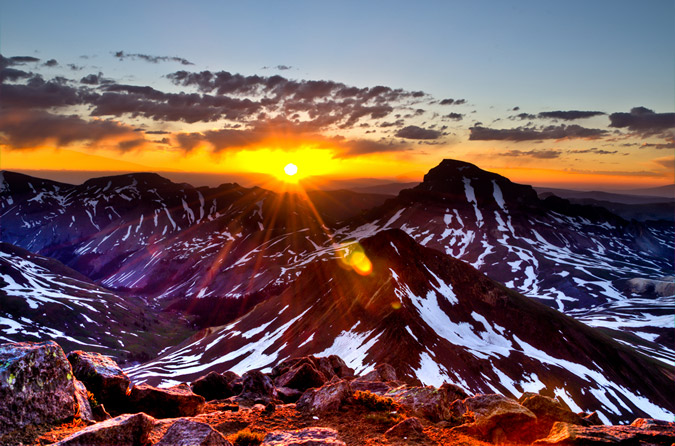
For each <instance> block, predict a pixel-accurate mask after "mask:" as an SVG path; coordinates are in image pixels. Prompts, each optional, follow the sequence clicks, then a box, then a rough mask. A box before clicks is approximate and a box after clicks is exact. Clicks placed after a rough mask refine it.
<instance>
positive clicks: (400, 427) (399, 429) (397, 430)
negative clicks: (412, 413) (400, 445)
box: [384, 417, 424, 438]
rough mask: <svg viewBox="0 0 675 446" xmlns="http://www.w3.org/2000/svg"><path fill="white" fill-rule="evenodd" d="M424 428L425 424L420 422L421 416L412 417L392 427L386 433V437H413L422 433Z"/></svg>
mask: <svg viewBox="0 0 675 446" xmlns="http://www.w3.org/2000/svg"><path fill="white" fill-rule="evenodd" d="M423 430H424V426H422V423H421V422H420V420H419V418H416V417H410V418H406V419H405V420H403V421H401V422H400V423H398V424H396V425H395V426H392V427H390V428H389V429H387V431H386V432H385V433H384V435H385V437H401V438H403V437H406V438H407V437H412V436H415V435H420V434H421V433H422V431H423Z"/></svg>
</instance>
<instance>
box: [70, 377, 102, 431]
mask: <svg viewBox="0 0 675 446" xmlns="http://www.w3.org/2000/svg"><path fill="white" fill-rule="evenodd" d="M73 383H74V384H75V398H76V399H77V404H78V406H79V408H80V411H79V412H78V414H77V416H78V417H79V418H81V419H83V420H84V421H97V420H96V419H95V417H94V413H93V412H92V409H91V404H90V403H89V395H88V392H87V388H86V387H85V386H84V384H82V381H80V380H79V379H74V380H73Z"/></svg>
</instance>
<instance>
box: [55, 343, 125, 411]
mask: <svg viewBox="0 0 675 446" xmlns="http://www.w3.org/2000/svg"><path fill="white" fill-rule="evenodd" d="M68 361H70V363H71V364H72V366H73V373H74V374H75V377H76V378H77V379H79V380H80V381H82V382H83V383H84V385H85V386H86V387H87V390H89V391H90V392H91V393H93V394H94V397H95V398H96V401H98V402H99V403H101V404H105V406H106V408H107V409H108V410H109V411H111V412H113V413H120V412H122V411H124V408H125V406H126V397H127V389H128V388H129V384H130V382H131V381H130V380H129V377H128V376H127V374H126V373H124V371H122V369H121V368H120V366H119V365H117V363H116V362H115V361H114V360H113V359H112V358H110V357H109V356H105V355H102V354H100V353H93V352H83V351H81V350H75V351H72V352H70V353H69V354H68Z"/></svg>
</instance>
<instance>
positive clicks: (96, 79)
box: [80, 71, 114, 85]
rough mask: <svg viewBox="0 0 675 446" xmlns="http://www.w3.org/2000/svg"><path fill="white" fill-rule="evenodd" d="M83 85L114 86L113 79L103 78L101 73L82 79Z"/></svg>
mask: <svg viewBox="0 0 675 446" xmlns="http://www.w3.org/2000/svg"><path fill="white" fill-rule="evenodd" d="M80 83H81V84H85V85H99V84H112V83H114V82H113V81H112V80H111V79H106V78H104V77H103V73H101V72H100V71H99V72H98V74H93V73H92V74H88V75H86V76H84V77H83V78H82V79H80Z"/></svg>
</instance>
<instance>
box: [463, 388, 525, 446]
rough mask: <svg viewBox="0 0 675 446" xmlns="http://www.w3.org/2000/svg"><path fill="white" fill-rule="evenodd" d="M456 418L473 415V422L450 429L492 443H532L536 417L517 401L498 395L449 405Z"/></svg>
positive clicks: (469, 399)
mask: <svg viewBox="0 0 675 446" xmlns="http://www.w3.org/2000/svg"><path fill="white" fill-rule="evenodd" d="M452 411H453V412H454V413H455V414H456V415H459V416H461V415H465V414H467V412H470V413H473V416H474V419H475V421H474V422H472V423H467V424H464V425H462V426H458V427H455V428H452V430H453V431H456V432H461V433H464V434H467V435H471V436H474V437H477V438H481V439H484V440H487V441H491V442H493V443H497V442H501V441H505V440H508V441H525V442H529V441H530V440H532V438H530V436H531V435H533V434H534V433H535V429H534V426H535V423H536V421H537V417H536V416H535V415H534V414H533V413H532V412H531V411H530V410H529V409H527V408H526V407H523V406H521V405H520V404H518V402H517V401H515V400H512V399H510V398H507V397H505V396H502V395H497V394H488V395H476V396H473V397H470V398H465V399H463V400H457V401H455V402H454V403H452Z"/></svg>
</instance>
